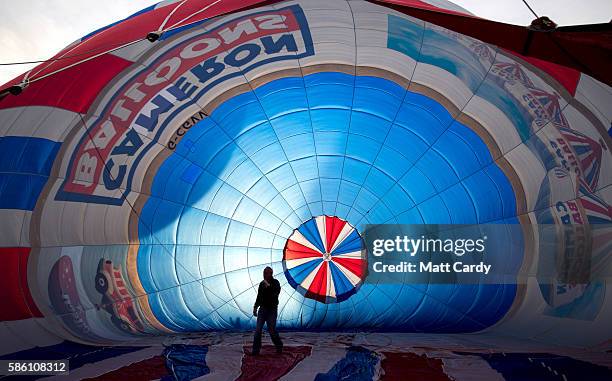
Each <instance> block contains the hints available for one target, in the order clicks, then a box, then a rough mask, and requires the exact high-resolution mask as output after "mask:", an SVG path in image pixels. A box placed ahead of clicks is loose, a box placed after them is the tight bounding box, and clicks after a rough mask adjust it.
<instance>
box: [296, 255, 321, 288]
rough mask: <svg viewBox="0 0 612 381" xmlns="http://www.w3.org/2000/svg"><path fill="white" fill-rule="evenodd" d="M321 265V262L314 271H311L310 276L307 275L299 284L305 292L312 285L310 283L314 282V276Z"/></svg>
mask: <svg viewBox="0 0 612 381" xmlns="http://www.w3.org/2000/svg"><path fill="white" fill-rule="evenodd" d="M322 264H323V261H321V263H319V265H318V266H317V267H315V269H314V270H312V271H311V272H310V274H308V276H307V277H306V278H304V280H303V281H302V283H301V284H300V286H301V287H303V288H305V289H306V290H308V289H309V288H310V285H311V284H312V281H313V280H314V278H315V275H317V272H318V271H319V269H320V268H321V265H322Z"/></svg>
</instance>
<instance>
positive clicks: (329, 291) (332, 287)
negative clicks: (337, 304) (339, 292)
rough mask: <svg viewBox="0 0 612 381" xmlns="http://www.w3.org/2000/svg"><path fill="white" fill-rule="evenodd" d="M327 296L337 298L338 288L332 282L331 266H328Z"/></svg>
mask: <svg viewBox="0 0 612 381" xmlns="http://www.w3.org/2000/svg"><path fill="white" fill-rule="evenodd" d="M327 296H331V297H332V298H335V297H336V286H335V285H334V282H333V280H332V273H331V266H330V264H329V263H328V264H327Z"/></svg>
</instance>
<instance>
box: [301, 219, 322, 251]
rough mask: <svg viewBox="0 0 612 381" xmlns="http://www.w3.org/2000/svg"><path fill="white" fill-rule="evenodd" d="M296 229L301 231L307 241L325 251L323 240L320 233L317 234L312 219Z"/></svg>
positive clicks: (317, 231) (315, 223) (317, 230)
mask: <svg viewBox="0 0 612 381" xmlns="http://www.w3.org/2000/svg"><path fill="white" fill-rule="evenodd" d="M298 230H299V231H300V233H302V235H303V236H304V238H306V239H307V240H308V242H310V243H312V244H313V245H315V246H316V247H317V249H319V251H320V252H322V253H324V252H325V246H324V245H323V240H322V239H321V235H320V234H319V229H318V228H317V222H316V221H315V220H314V219H313V220H310V221H308V222H306V223H305V224H304V225H302V226H300V227H299V229H298Z"/></svg>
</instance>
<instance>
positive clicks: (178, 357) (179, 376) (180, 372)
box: [162, 344, 210, 381]
mask: <svg viewBox="0 0 612 381" xmlns="http://www.w3.org/2000/svg"><path fill="white" fill-rule="evenodd" d="M207 353H208V346H206V345H187V344H173V345H171V346H169V347H167V348H166V349H165V350H164V353H163V355H164V357H165V358H166V368H167V369H168V372H169V373H170V375H171V376H165V377H163V378H162V380H166V381H170V380H172V381H188V380H193V379H196V378H198V377H202V376H204V375H206V374H208V373H210V368H209V367H208V365H206V354H207Z"/></svg>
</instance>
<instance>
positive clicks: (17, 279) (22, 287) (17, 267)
mask: <svg viewBox="0 0 612 381" xmlns="http://www.w3.org/2000/svg"><path fill="white" fill-rule="evenodd" d="M29 255H30V248H29V247H3V248H0V261H2V265H0V321H11V320H24V319H29V318H32V317H42V314H41V312H40V311H39V310H38V307H36V304H35V303H34V300H33V299H32V295H31V294H30V289H29V287H28V277H27V273H28V257H29Z"/></svg>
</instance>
